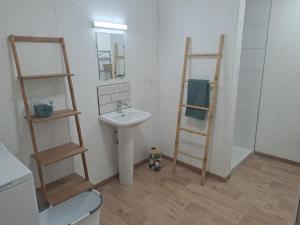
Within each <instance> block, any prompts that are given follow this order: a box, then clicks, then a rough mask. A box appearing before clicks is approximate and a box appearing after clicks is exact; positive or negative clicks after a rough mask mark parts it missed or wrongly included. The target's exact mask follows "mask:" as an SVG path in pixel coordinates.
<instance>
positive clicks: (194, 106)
mask: <svg viewBox="0 0 300 225" xmlns="http://www.w3.org/2000/svg"><path fill="white" fill-rule="evenodd" d="M182 107H186V108H192V109H200V110H205V111H209V110H210V108H207V107H201V106H196V105H186V104H183V105H182Z"/></svg>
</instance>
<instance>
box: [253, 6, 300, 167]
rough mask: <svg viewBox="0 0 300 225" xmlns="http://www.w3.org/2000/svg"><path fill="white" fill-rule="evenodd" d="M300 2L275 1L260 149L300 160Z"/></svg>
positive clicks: (266, 63)
mask: <svg viewBox="0 0 300 225" xmlns="http://www.w3.org/2000/svg"><path fill="white" fill-rule="evenodd" d="M299 11H300V2H299V1H297V0H290V1H285V0H273V3H272V10H271V17H270V28H269V37H268V44H267V54H266V62H265V72H264V78H263V88H262V97H261V105H260V110H259V122H258V131H257V142H256V151H259V152H263V153H267V154H270V155H275V156H279V157H282V158H285V159H290V160H293V161H297V162H300V151H299V146H300V139H299V137H300V128H299V124H300V113H299V111H300V98H299V96H300V89H299V83H300V76H299V71H300V64H299V58H300V41H299V37H300V14H299Z"/></svg>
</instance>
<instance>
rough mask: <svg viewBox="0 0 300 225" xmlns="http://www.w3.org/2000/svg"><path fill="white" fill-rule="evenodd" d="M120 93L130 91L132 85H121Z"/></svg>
mask: <svg viewBox="0 0 300 225" xmlns="http://www.w3.org/2000/svg"><path fill="white" fill-rule="evenodd" d="M119 91H120V92H126V91H130V84H129V83H122V84H119Z"/></svg>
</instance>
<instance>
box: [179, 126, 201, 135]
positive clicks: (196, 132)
mask: <svg viewBox="0 0 300 225" xmlns="http://www.w3.org/2000/svg"><path fill="white" fill-rule="evenodd" d="M180 130H182V131H185V132H188V133H192V134H197V135H201V136H206V133H204V132H201V131H196V130H190V129H187V128H182V127H181V128H180Z"/></svg>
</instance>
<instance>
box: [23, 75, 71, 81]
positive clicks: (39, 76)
mask: <svg viewBox="0 0 300 225" xmlns="http://www.w3.org/2000/svg"><path fill="white" fill-rule="evenodd" d="M71 76H74V74H67V73H57V74H44V75H42V74H39V75H24V76H22V77H21V79H23V80H32V79H47V78H58V77H71Z"/></svg>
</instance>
